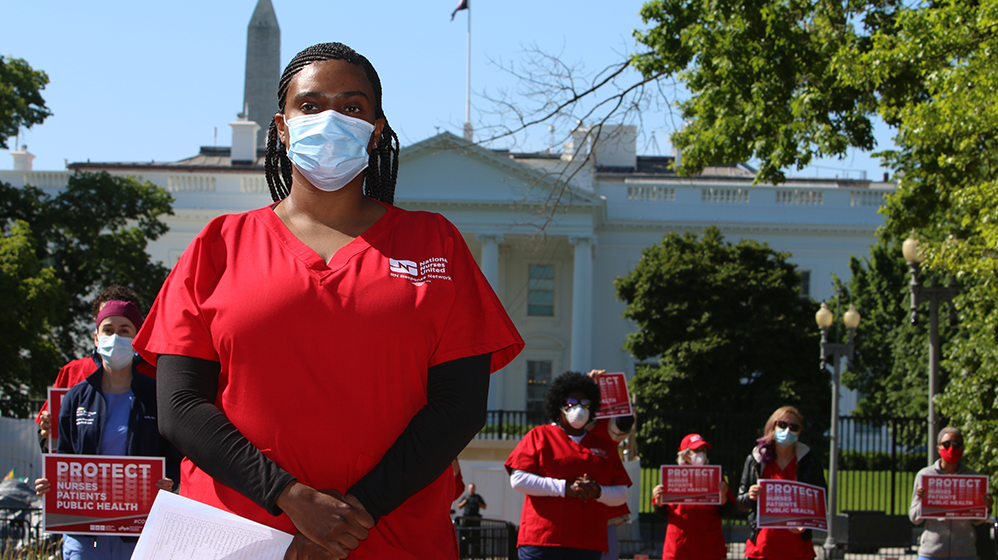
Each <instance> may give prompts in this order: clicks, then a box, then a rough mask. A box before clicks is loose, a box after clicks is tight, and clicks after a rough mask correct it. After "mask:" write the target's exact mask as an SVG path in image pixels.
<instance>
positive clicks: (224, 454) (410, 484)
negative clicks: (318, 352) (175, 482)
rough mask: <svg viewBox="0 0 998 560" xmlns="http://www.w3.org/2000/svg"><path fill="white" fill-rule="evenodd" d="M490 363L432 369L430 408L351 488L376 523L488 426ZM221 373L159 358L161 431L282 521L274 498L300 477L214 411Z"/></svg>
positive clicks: (480, 360)
mask: <svg viewBox="0 0 998 560" xmlns="http://www.w3.org/2000/svg"><path fill="white" fill-rule="evenodd" d="M490 363H491V356H490V355H489V354H483V355H480V356H471V357H467V358H460V359H457V360H452V361H450V362H445V363H443V364H439V365H436V366H433V367H431V368H430V369H429V371H428V373H427V387H426V397H427V404H426V405H425V406H424V407H423V408H422V409H421V410H420V411H419V412H418V413H417V414H416V415H415V416H414V417H413V418H412V420H410V422H409V424H408V426H406V428H405V430H404V431H403V432H402V434H401V435H399V437H398V438H397V439H396V441H395V443H393V444H392V446H391V447H390V448H389V449H388V451H387V452H386V453H385V455H384V457H383V458H382V459H381V461H380V462H379V463H378V464H377V465H375V467H374V468H373V469H372V470H371V471H370V472H369V473H368V474H366V475H365V476H364V477H362V478H361V479H360V480H359V481H357V483H356V484H354V485H353V487H351V488H350V489H348V490H347V493H349V494H352V495H354V496H356V497H357V499H358V500H360V502H361V504H363V506H364V508H365V509H366V510H367V512H368V513H369V514H371V515H372V516H373V517H374V519H375V521H377V520H378V519H379V518H380V517H381V516H383V515H386V514H388V513H390V512H391V511H392V510H394V509H395V508H396V507H398V506H399V505H401V504H402V502H404V501H405V500H407V499H408V498H409V497H410V496H412V495H413V494H415V493H416V492H418V491H420V490H421V489H423V488H424V487H425V486H426V485H427V484H429V483H430V482H433V480H435V479H436V478H437V477H438V476H440V473H442V472H443V470H444V469H446V468H447V466H448V465H449V464H450V463H451V461H452V460H453V459H454V457H456V456H457V454H458V453H460V451H461V450H462V449H463V448H464V447H465V445H467V444H468V442H469V441H471V438H473V437H474V436H475V434H476V433H478V431H479V430H481V428H482V426H484V425H485V410H486V403H487V399H488V387H489V369H490ZM220 370H221V366H220V364H219V363H218V362H213V361H209V360H202V359H199V358H191V357H187V356H173V355H163V356H160V357H159V358H158V360H157V376H156V377H157V402H158V408H159V429H160V432H161V433H162V434H163V436H165V437H166V438H167V439H169V440H170V441H171V442H173V443H174V445H176V446H177V447H178V448H179V449H180V451H181V452H183V453H184V454H185V455H186V456H187V457H188V458H189V459H190V460H191V461H192V462H194V464H195V465H197V466H198V468H200V469H201V470H203V471H204V472H205V473H207V474H208V475H209V476H211V477H212V478H214V479H215V480H216V481H218V482H220V483H222V484H224V485H226V486H228V487H230V488H232V489H234V490H236V491H237V492H239V493H241V494H243V495H244V496H246V497H248V498H249V499H251V500H253V501H254V502H255V503H256V504H258V505H259V506H260V507H263V508H264V509H266V510H267V511H268V512H270V513H271V514H273V515H278V514H280V513H281V510H280V508H278V507H277V505H276V502H277V497H278V496H279V495H280V494H281V492H282V491H284V488H286V487H287V486H288V484H291V482H293V481H294V480H295V478H294V477H293V476H292V475H291V474H289V473H288V472H286V471H284V470H283V469H282V468H280V467H279V466H278V465H277V464H276V463H274V462H273V461H272V460H271V459H269V458H268V457H267V456H265V455H264V454H263V453H261V452H260V450H259V449H257V448H256V447H255V446H253V444H252V443H250V441H249V440H248V439H246V438H245V436H243V435H242V434H241V433H240V432H239V430H238V429H236V427H235V426H234V425H233V424H232V423H231V422H230V421H229V420H228V418H226V417H225V415H224V414H223V413H222V412H221V411H220V410H219V409H218V408H217V407H216V406H215V404H214V403H215V397H216V395H217V392H218V377H219V372H220ZM303 390H307V389H303ZM331 437H333V436H331ZM330 445H336V442H335V441H332V442H330ZM338 490H342V489H338Z"/></svg>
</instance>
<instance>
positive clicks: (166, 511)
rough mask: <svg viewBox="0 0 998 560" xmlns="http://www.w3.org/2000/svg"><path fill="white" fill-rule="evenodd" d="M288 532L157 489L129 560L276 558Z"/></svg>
mask: <svg viewBox="0 0 998 560" xmlns="http://www.w3.org/2000/svg"><path fill="white" fill-rule="evenodd" d="M291 539H292V536H291V535H289V534H287V533H285V532H283V531H278V530H277V529H273V528H271V527H267V526H266V525H261V524H259V523H257V522H255V521H250V520H249V519H244V518H242V517H239V516H238V515H235V514H233V513H229V512H227V511H222V510H220V509H217V508H214V507H211V506H209V505H205V504H202V503H200V502H196V501H194V500H191V499H189V498H184V497H181V496H178V495H176V494H173V493H170V492H166V491H164V490H160V492H159V494H158V495H157V496H156V501H155V502H154V503H153V505H152V511H150V512H149V517H148V518H147V519H146V526H145V527H144V528H143V529H142V535H141V536H140V537H139V542H138V543H137V544H136V545H135V552H134V553H133V554H132V560H188V559H189V560H221V559H223V558H224V559H225V560H257V559H262V560H267V559H270V558H273V559H274V560H281V559H282V558H284V552H285V551H286V550H287V549H288V546H289V545H290V544H291Z"/></svg>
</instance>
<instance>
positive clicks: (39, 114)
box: [0, 56, 52, 150]
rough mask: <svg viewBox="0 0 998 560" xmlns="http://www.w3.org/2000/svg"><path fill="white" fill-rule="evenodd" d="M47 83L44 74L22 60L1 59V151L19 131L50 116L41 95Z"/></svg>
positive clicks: (47, 79)
mask: <svg viewBox="0 0 998 560" xmlns="http://www.w3.org/2000/svg"><path fill="white" fill-rule="evenodd" d="M48 83H49V77H48V75H46V74H45V72H42V71H39V70H33V69H32V68H31V66H29V65H28V63H27V62H25V61H24V60H22V59H20V58H12V57H9V56H0V149H3V150H6V149H7V139H8V138H10V137H11V136H14V135H16V134H17V132H18V130H19V129H20V128H21V127H24V128H31V126H32V125H36V124H40V123H41V122H42V121H43V120H45V118H46V117H48V116H49V115H51V114H52V112H51V111H49V109H48V107H46V106H45V100H44V99H42V94H41V91H42V90H43V89H45V85H46V84H48Z"/></svg>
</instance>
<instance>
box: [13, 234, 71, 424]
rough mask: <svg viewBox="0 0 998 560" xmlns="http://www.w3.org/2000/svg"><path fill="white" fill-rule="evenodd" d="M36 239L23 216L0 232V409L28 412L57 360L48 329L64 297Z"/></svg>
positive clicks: (15, 414) (48, 381) (65, 298)
mask: <svg viewBox="0 0 998 560" xmlns="http://www.w3.org/2000/svg"><path fill="white" fill-rule="evenodd" d="M35 246H36V240H35V239H34V238H33V237H32V235H31V228H30V226H28V224H27V223H26V222H24V221H20V220H18V221H15V222H11V223H9V224H7V227H5V228H3V236H2V237H0V309H3V313H0V332H2V336H0V363H2V364H3V365H2V366H0V395H2V396H3V399H2V400H0V414H3V415H4V416H20V415H23V414H24V413H25V412H27V404H28V398H29V396H37V395H40V394H42V393H43V392H44V389H45V387H46V386H47V385H48V383H50V382H51V380H52V378H53V373H54V372H55V371H56V369H57V368H58V367H59V365H60V361H59V360H60V358H61V356H60V353H59V350H58V348H56V346H55V343H54V341H53V340H52V337H51V328H52V326H53V325H55V324H56V321H57V320H58V318H59V317H60V316H61V315H62V308H64V307H65V304H66V301H67V297H66V293H65V291H63V289H62V286H61V284H60V282H59V279H58V278H56V274H55V270H53V269H52V267H40V266H39V263H38V258H37V256H36V255H35Z"/></svg>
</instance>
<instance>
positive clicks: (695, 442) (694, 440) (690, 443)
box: [679, 434, 713, 451]
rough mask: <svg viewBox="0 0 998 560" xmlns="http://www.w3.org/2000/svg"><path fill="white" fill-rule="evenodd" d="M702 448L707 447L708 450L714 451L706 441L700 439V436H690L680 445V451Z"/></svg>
mask: <svg viewBox="0 0 998 560" xmlns="http://www.w3.org/2000/svg"><path fill="white" fill-rule="evenodd" d="M701 447H706V448H707V449H713V448H712V447H711V446H710V444H709V443H707V441H706V440H704V439H703V438H702V437H700V434H688V435H687V436H686V437H684V438H683V442H682V443H680V444H679V450H680V451H682V450H684V449H693V450H696V449H700V448H701Z"/></svg>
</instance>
